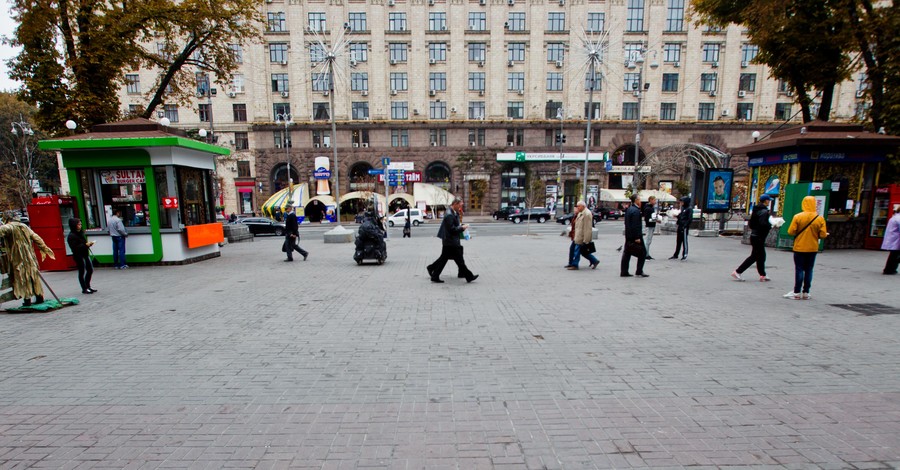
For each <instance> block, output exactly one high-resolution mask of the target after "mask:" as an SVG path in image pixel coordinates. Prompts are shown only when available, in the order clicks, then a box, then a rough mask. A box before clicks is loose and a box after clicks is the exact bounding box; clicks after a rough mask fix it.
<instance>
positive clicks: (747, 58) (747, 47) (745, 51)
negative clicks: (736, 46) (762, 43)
mask: <svg viewBox="0 0 900 470" xmlns="http://www.w3.org/2000/svg"><path fill="white" fill-rule="evenodd" d="M757 54H759V46H757V45H756V44H749V43H748V44H743V45H741V62H746V63H748V64H749V63H750V62H753V59H755V58H756V55H757Z"/></svg>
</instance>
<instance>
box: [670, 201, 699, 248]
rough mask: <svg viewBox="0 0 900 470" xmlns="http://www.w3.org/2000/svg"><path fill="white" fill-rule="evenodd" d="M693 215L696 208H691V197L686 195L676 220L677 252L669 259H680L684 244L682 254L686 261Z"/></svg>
mask: <svg viewBox="0 0 900 470" xmlns="http://www.w3.org/2000/svg"><path fill="white" fill-rule="evenodd" d="M693 217H694V210H693V209H692V208H691V198H690V197H688V196H685V197H683V198H681V212H679V213H678V218H677V219H676V221H675V231H676V234H677V237H676V239H675V254H674V255H672V257H671V258H669V259H678V254H679V253H681V247H682V246H684V253H683V254H682V256H681V260H682V261H684V260H686V259H687V254H688V239H687V234H688V230H690V229H691V219H692V218H693Z"/></svg>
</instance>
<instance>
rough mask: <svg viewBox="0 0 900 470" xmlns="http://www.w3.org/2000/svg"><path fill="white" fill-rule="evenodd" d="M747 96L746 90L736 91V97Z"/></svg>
mask: <svg viewBox="0 0 900 470" xmlns="http://www.w3.org/2000/svg"><path fill="white" fill-rule="evenodd" d="M745 96H747V92H746V91H744V90H741V91H738V98H743V97H745Z"/></svg>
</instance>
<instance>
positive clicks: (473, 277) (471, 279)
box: [466, 274, 478, 283]
mask: <svg viewBox="0 0 900 470" xmlns="http://www.w3.org/2000/svg"><path fill="white" fill-rule="evenodd" d="M475 279H478V275H477V274H476V275H474V276H472V277H470V278H469V279H466V282H467V283H468V282H472V281H474V280H475Z"/></svg>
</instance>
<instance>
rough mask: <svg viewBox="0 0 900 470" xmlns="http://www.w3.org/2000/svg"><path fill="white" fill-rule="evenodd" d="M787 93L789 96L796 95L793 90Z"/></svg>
mask: <svg viewBox="0 0 900 470" xmlns="http://www.w3.org/2000/svg"><path fill="white" fill-rule="evenodd" d="M786 95H788V96H794V92H793V91H789V92H787V93H786Z"/></svg>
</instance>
